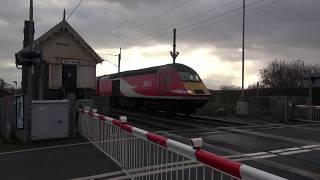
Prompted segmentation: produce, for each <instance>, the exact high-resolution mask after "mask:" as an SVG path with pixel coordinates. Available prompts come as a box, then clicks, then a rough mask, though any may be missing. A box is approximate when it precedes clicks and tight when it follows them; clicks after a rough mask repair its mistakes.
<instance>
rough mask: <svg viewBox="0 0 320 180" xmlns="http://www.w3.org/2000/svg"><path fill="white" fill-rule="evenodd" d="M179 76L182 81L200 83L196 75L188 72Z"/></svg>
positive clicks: (180, 73)
mask: <svg viewBox="0 0 320 180" xmlns="http://www.w3.org/2000/svg"><path fill="white" fill-rule="evenodd" d="M179 76H180V79H181V80H182V81H192V82H199V81H200V78H199V76H198V75H197V74H192V73H190V72H179Z"/></svg>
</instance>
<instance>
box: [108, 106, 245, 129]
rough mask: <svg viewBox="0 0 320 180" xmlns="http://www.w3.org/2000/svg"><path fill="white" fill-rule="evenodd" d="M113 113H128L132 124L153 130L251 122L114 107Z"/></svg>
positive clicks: (227, 125)
mask: <svg viewBox="0 0 320 180" xmlns="http://www.w3.org/2000/svg"><path fill="white" fill-rule="evenodd" d="M110 112H111V115H112V116H114V117H117V116H120V115H126V116H127V117H128V119H129V121H130V123H131V124H133V125H134V126H137V127H141V128H148V129H149V130H153V131H168V130H169V131H177V130H187V131H188V132H190V130H209V129H213V128H218V127H234V126H237V127H238V126H248V125H251V124H248V123H243V122H236V121H226V120H221V119H215V118H209V117H201V116H188V115H184V114H173V115H167V114H165V113H163V112H153V113H150V112H147V111H143V110H135V111H130V110H123V109H114V108H112V109H111V110H110Z"/></svg>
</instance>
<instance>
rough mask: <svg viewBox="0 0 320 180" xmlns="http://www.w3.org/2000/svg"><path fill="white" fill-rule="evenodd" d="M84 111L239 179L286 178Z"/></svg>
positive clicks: (136, 135)
mask: <svg viewBox="0 0 320 180" xmlns="http://www.w3.org/2000/svg"><path fill="white" fill-rule="evenodd" d="M79 111H80V112H82V113H85V114H88V115H89V116H91V117H93V118H95V119H99V120H102V121H104V122H105V123H107V124H110V125H114V126H117V127H119V128H121V129H122V130H124V131H126V132H128V133H130V134H132V135H134V136H135V137H137V138H140V139H143V140H146V141H149V142H152V143H155V144H158V145H160V146H162V147H165V148H166V149H168V150H171V151H173V152H176V153H178V154H180V155H182V156H184V157H186V158H189V159H191V160H197V161H198V162H201V163H203V164H206V165H207V166H209V167H211V168H214V169H217V170H219V171H221V172H224V173H226V174H229V175H231V176H233V177H235V178H238V179H245V180H284V179H285V178H282V177H279V176H276V175H273V174H270V173H268V172H265V171H261V170H259V169H256V168H253V167H250V166H247V165H244V164H241V163H239V162H236V161H232V160H229V159H226V158H223V157H221V156H218V155H216V154H213V153H211V152H207V151H205V150H202V149H201V148H193V147H192V146H190V145H186V144H183V143H180V142H177V141H174V140H171V139H168V138H166V137H163V136H160V135H157V134H154V133H151V132H148V131H145V130H142V129H139V128H136V127H133V126H130V125H128V124H126V122H121V121H120V120H116V119H113V118H110V117H106V116H103V115H99V114H97V113H95V112H92V111H87V110H84V109H80V110H79Z"/></svg>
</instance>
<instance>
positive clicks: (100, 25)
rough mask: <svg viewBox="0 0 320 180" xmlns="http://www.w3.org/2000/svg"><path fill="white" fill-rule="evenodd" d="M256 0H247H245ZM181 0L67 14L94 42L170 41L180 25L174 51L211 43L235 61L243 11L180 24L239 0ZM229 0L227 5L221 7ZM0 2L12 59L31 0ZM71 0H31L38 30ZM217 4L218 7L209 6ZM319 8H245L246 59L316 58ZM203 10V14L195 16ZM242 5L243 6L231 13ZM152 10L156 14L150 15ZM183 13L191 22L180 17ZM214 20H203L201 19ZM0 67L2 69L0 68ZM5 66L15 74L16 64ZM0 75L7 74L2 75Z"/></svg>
mask: <svg viewBox="0 0 320 180" xmlns="http://www.w3.org/2000/svg"><path fill="white" fill-rule="evenodd" d="M185 1H186V0H185ZM256 1H257V0H247V3H248V4H249V3H252V2H256ZM275 1H276V0H272V1H271V0H268V1H264V2H263V3H261V4H257V5H256V6H253V7H251V8H248V11H250V9H252V8H255V7H258V6H261V5H263V4H267V3H269V2H275ZM183 2H184V1H183V0H90V1H83V4H82V5H81V6H80V7H79V8H78V10H77V11H76V12H75V13H74V15H73V16H72V17H71V19H69V23H70V24H71V25H72V26H73V27H74V28H75V29H76V30H77V31H78V32H79V34H80V35H81V36H83V38H84V39H85V40H86V41H88V43H89V44H90V45H91V46H92V47H93V48H96V49H98V48H118V47H120V46H121V47H125V46H127V48H128V47H130V45H132V46H133V45H135V46H150V45H155V44H171V43H172V28H173V27H177V31H178V34H177V37H178V40H177V42H178V48H179V51H181V52H186V51H190V50H192V49H196V48H203V47H208V48H210V47H214V48H217V49H218V51H216V52H213V53H215V54H216V55H218V56H219V57H221V59H222V60H225V61H239V60H240V59H241V53H238V52H236V51H235V50H236V49H238V48H241V16H237V17H235V18H232V19H230V20H227V21H223V22H219V23H216V24H213V25H211V26H207V27H202V28H199V29H195V30H194V31H190V32H189V33H185V31H186V30H188V28H186V29H183V27H186V26H187V25H190V24H193V23H197V22H200V21H203V20H205V19H208V18H210V17H214V16H217V15H219V14H221V13H224V12H228V11H230V10H231V9H234V8H237V7H241V2H242V1H237V0H228V1H222V0H197V1H193V0H191V1H190V2H188V3H185V4H183ZM229 2H230V4H229V5H226V6H222V5H223V4H226V3H229ZM1 3H2V4H1V6H0V32H1V36H0V49H1V51H0V61H1V62H4V61H5V62H8V61H10V62H12V60H13V55H14V53H15V52H16V51H17V50H18V49H20V48H21V47H22V38H23V37H22V30H23V20H24V19H26V18H27V17H28V3H27V2H26V1H24V0H15V1H11V0H3V1H2V2H1ZM76 3H77V2H76V1H69V0H59V1H58V0H55V1H49V0H42V1H34V4H35V9H34V10H35V13H34V15H35V21H36V22H35V23H36V37H37V36H40V35H41V34H43V33H45V32H46V31H47V30H49V29H50V28H51V27H53V26H54V25H55V24H57V23H58V22H59V21H61V19H62V11H63V8H66V10H67V16H68V14H69V13H70V11H71V9H72V8H73V7H74V6H75V5H76ZM179 4H181V5H180V6H179ZM175 6H176V7H177V8H176V9H174V10H173V11H168V12H166V13H164V14H162V12H164V11H166V10H168V9H170V8H172V7H175ZM219 6H222V7H221V8H217V9H214V10H211V11H208V10H210V9H213V8H214V7H219ZM318 7H320V1H319V0H305V1H303V2H302V1H301V0H290V1H282V2H280V3H277V4H274V5H272V6H270V7H265V8H262V9H259V10H257V11H254V12H250V13H247V24H246V50H247V53H246V58H247V59H250V60H256V61H261V63H262V64H263V63H265V60H266V59H274V58H284V59H285V58H290V59H302V60H305V61H308V62H317V61H318V60H319V58H320V57H319V56H320V53H319V51H318V50H319V48H320V36H319V31H320V20H319V17H320V11H319V10H318ZM204 11H207V13H204V14H202V15H201V16H199V17H196V18H193V19H192V17H194V16H195V15H197V14H199V13H201V12H204ZM240 12H241V10H239V11H237V12H235V13H233V14H236V13H240ZM161 14H162V15H161ZM233 14H231V15H233ZM156 16H158V18H155V19H152V20H151V18H152V17H156ZM226 17H228V16H223V17H220V18H217V19H216V21H219V20H222V19H223V18H226ZM185 19H188V21H184V20H185ZM147 20H149V22H148V23H143V22H145V21H147ZM216 21H207V22H206V23H204V24H198V25H206V24H208V23H214V22H216ZM1 22H2V23H1ZM193 27H195V26H193ZM193 27H192V28H193ZM158 31H160V33H159V34H156V35H159V36H153V37H155V38H154V39H151V40H150V38H149V37H150V36H151V35H152V34H154V33H155V32H158ZM141 42H145V44H143V43H141ZM150 53H151V52H150ZM149 55H151V54H149ZM155 55H157V53H155ZM1 66H2V65H1ZM1 71H4V70H3V69H1ZM7 73H9V74H10V73H11V74H14V71H12V72H7ZM15 73H16V72H15ZM3 74H5V73H2V74H1V75H3ZM13 76H15V75H13ZM7 77H10V76H7ZM216 80H217V81H218V79H216Z"/></svg>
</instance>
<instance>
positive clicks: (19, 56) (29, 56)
mask: <svg viewBox="0 0 320 180" xmlns="http://www.w3.org/2000/svg"><path fill="white" fill-rule="evenodd" d="M15 56H16V64H17V65H25V66H32V65H34V64H35V63H36V60H38V59H40V58H41V54H40V53H38V52H35V51H28V50H25V49H23V50H21V51H19V52H18V53H16V54H15Z"/></svg>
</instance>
